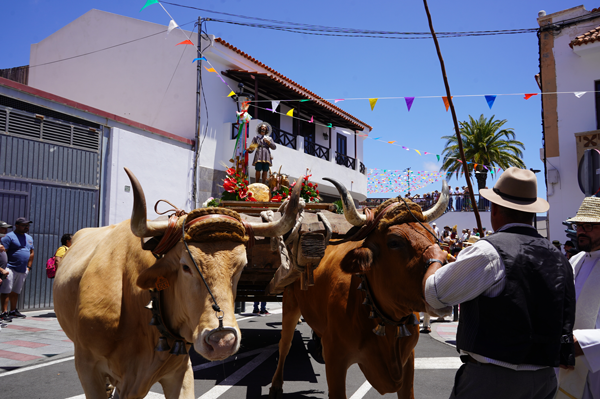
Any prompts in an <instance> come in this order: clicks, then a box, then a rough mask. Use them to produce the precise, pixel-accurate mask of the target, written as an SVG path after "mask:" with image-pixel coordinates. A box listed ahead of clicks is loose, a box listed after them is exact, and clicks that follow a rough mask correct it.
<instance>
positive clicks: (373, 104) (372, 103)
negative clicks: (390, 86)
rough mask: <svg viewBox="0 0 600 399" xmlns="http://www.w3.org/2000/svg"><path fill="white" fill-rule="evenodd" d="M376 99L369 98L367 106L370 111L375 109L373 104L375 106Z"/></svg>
mask: <svg viewBox="0 0 600 399" xmlns="http://www.w3.org/2000/svg"><path fill="white" fill-rule="evenodd" d="M377 100H378V99H377V98H369V104H371V111H373V109H374V108H375V104H377Z"/></svg>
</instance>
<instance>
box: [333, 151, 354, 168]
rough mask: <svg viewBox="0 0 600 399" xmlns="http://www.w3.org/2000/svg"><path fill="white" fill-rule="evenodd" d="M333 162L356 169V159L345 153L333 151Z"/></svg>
mask: <svg viewBox="0 0 600 399" xmlns="http://www.w3.org/2000/svg"><path fill="white" fill-rule="evenodd" d="M335 162H336V163H337V164H338V165H342V166H345V167H347V168H350V169H356V159H354V158H352V157H349V156H348V155H346V154H340V153H339V152H337V151H336V153H335Z"/></svg>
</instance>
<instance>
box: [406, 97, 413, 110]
mask: <svg viewBox="0 0 600 399" xmlns="http://www.w3.org/2000/svg"><path fill="white" fill-rule="evenodd" d="M404 101H406V107H407V108H408V112H410V107H412V105H413V101H415V98H414V97H404Z"/></svg>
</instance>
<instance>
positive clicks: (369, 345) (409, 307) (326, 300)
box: [270, 179, 448, 398]
mask: <svg viewBox="0 0 600 399" xmlns="http://www.w3.org/2000/svg"><path fill="white" fill-rule="evenodd" d="M326 180H329V181H331V182H332V183H333V184H334V185H335V186H336V188H337V189H338V191H339V192H340V194H341V197H342V203H343V207H344V214H345V215H346V219H347V220H348V221H349V222H350V223H351V224H353V225H354V226H357V227H358V226H362V225H365V222H366V216H365V215H362V214H359V213H358V212H357V210H356V208H355V207H354V203H353V200H352V197H351V196H350V195H349V193H348V192H347V190H346V188H345V187H344V186H342V185H341V184H339V183H337V182H335V181H333V180H330V179H326ZM442 191H443V195H442V197H441V198H440V201H438V203H437V204H436V205H435V206H434V207H433V208H432V209H431V210H429V211H426V212H424V213H422V212H421V208H420V207H419V206H418V205H417V204H414V203H412V202H411V201H410V200H409V201H407V203H408V205H409V207H410V209H411V211H412V213H413V214H414V216H415V217H416V218H417V219H418V220H419V221H420V222H423V225H424V224H425V223H426V222H430V221H432V220H434V219H436V218H438V217H439V216H441V214H443V213H444V210H445V209H446V206H447V203H448V186H447V184H446V182H445V181H444V183H443V190H442ZM395 202H399V204H398V206H396V207H394V208H392V209H390V210H388V211H387V212H386V213H385V214H384V216H383V218H382V219H381V220H380V221H379V223H378V225H376V226H375V227H374V229H373V230H372V231H371V232H370V233H369V234H368V236H367V237H366V239H363V240H360V241H349V242H345V243H342V244H340V245H331V243H330V245H329V246H328V247H327V249H326V252H325V255H324V257H323V259H322V260H321V262H320V263H319V266H318V267H317V268H316V269H315V270H314V280H315V284H314V286H312V287H310V288H309V289H308V290H307V291H302V290H301V289H300V283H299V282H298V281H296V282H295V283H294V284H292V285H290V286H288V287H286V289H285V291H284V295H283V316H282V317H283V320H282V332H281V340H280V342H279V354H280V357H279V363H278V366H277V370H276V372H275V375H274V376H273V381H272V385H271V392H270V396H271V398H277V397H281V396H282V392H283V390H282V387H283V367H284V363H285V358H286V356H287V354H288V352H289V349H290V346H291V343H292V338H293V334H294V329H295V327H296V322H297V320H298V316H299V315H300V314H302V316H303V317H304V319H305V320H306V322H307V323H308V324H309V325H310V327H311V328H312V329H313V330H314V332H315V333H316V334H317V335H318V336H319V337H321V342H322V355H323V358H324V360H325V367H326V374H327V385H328V388H329V398H346V372H347V370H348V368H349V367H350V366H351V365H352V364H355V363H357V364H358V365H359V367H360V369H361V370H362V372H363V373H364V375H365V377H366V378H367V380H368V381H369V383H370V384H371V385H372V386H373V387H374V388H375V389H376V390H377V391H378V392H379V393H380V394H382V395H383V394H384V393H392V392H397V395H398V397H399V398H413V397H414V396H413V377H414V347H415V345H416V344H417V341H418V339H419V328H418V319H417V318H416V317H413V312H418V311H425V310H426V303H425V299H424V295H423V288H422V286H423V284H422V280H423V276H424V274H425V269H426V267H425V264H424V262H423V260H422V253H423V252H424V251H425V249H426V248H427V247H429V246H430V245H432V244H434V243H435V241H434V238H433V237H434V236H433V233H430V232H428V231H426V229H425V227H424V226H422V225H421V224H419V223H417V222H416V220H415V218H413V216H411V214H410V213H409V212H408V210H407V208H406V205H405V204H404V203H403V202H402V200H400V199H397V198H392V199H389V200H387V201H386V202H384V203H383V204H382V205H380V206H379V207H378V208H377V210H376V211H375V215H374V216H375V217H377V216H378V215H379V213H380V212H381V211H382V210H383V209H385V208H386V207H387V206H388V205H390V204H392V203H395ZM375 220H376V219H375ZM357 227H355V228H354V229H353V230H356V229H357ZM427 228H428V229H430V228H429V226H427ZM353 230H351V231H350V232H349V233H348V234H352V233H353ZM360 275H363V276H364V277H366V281H367V282H368V284H369V286H370V295H371V296H372V298H374V299H373V301H374V302H375V304H376V306H377V308H378V309H379V311H380V313H382V314H383V315H384V317H387V318H388V319H391V320H392V321H395V322H398V321H401V320H402V319H403V318H406V319H407V320H406V329H407V330H408V332H409V333H410V334H412V335H410V336H405V337H401V338H396V332H397V328H398V327H396V326H394V325H390V324H387V323H386V324H385V336H378V335H376V334H374V329H376V328H377V327H378V325H379V323H380V322H381V321H382V319H381V318H380V317H376V318H369V317H370V311H371V310H372V308H371V307H370V306H366V305H364V304H363V301H365V297H366V291H365V290H364V289H362V290H361V289H359V288H358V287H359V284H361V281H362V280H361V277H360ZM363 287H364V286H363ZM378 316H379V315H378ZM411 321H412V322H413V323H414V322H416V323H417V324H416V325H413V324H412V323H411ZM381 329H383V327H380V330H381ZM405 331H406V330H405ZM379 332H380V333H381V331H379Z"/></svg>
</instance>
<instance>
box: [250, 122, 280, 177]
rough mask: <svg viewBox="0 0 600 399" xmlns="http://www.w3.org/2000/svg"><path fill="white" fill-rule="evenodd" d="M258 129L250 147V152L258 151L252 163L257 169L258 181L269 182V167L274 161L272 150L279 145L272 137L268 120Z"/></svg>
mask: <svg viewBox="0 0 600 399" xmlns="http://www.w3.org/2000/svg"><path fill="white" fill-rule="evenodd" d="M256 131H257V132H258V134H259V135H258V136H255V137H254V138H253V139H252V144H250V147H248V152H249V153H252V152H254V151H256V153H255V154H254V161H253V162H252V165H253V166H254V168H255V169H256V182H257V183H263V184H268V181H267V176H268V172H269V168H270V167H271V162H272V161H273V158H272V157H271V150H274V149H275V148H277V147H276V146H275V143H273V139H272V138H271V137H270V136H271V131H272V128H271V125H269V124H268V123H267V122H262V123H260V124H259V125H258V127H257V128H256ZM261 172H262V180H261Z"/></svg>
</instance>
